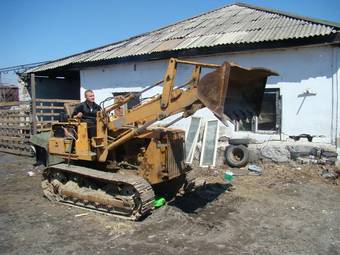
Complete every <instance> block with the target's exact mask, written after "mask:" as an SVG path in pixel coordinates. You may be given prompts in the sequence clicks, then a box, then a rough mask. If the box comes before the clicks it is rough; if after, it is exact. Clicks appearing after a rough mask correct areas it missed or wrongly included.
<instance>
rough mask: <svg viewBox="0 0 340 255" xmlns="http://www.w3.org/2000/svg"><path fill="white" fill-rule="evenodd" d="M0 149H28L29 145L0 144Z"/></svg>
mask: <svg viewBox="0 0 340 255" xmlns="http://www.w3.org/2000/svg"><path fill="white" fill-rule="evenodd" d="M0 147H5V148H11V149H14V148H19V149H30V145H29V144H20V143H11V142H8V143H0Z"/></svg>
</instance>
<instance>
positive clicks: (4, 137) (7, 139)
mask: <svg viewBox="0 0 340 255" xmlns="http://www.w3.org/2000/svg"><path fill="white" fill-rule="evenodd" d="M0 141H17V142H29V141H30V138H27V137H26V138H25V137H12V136H0Z"/></svg>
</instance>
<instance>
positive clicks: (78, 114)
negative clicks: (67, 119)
mask: <svg viewBox="0 0 340 255" xmlns="http://www.w3.org/2000/svg"><path fill="white" fill-rule="evenodd" d="M74 117H76V118H78V119H81V117H83V113H82V112H78V113H77V115H76V116H74Z"/></svg>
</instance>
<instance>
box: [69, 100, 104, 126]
mask: <svg viewBox="0 0 340 255" xmlns="http://www.w3.org/2000/svg"><path fill="white" fill-rule="evenodd" d="M101 109H102V108H101V107H100V106H99V105H98V104H96V103H93V104H92V109H91V107H90V106H89V105H88V104H87V102H86V101H85V102H82V103H80V104H78V105H77V106H76V107H75V108H74V111H73V114H72V116H75V115H77V114H78V113H79V112H81V113H82V114H83V116H82V120H84V121H85V122H89V123H95V122H96V116H97V112H98V111H100V110H101Z"/></svg>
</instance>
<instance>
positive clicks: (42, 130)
mask: <svg viewBox="0 0 340 255" xmlns="http://www.w3.org/2000/svg"><path fill="white" fill-rule="evenodd" d="M51 128H52V127H49V128H38V132H45V131H50V130H51Z"/></svg>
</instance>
